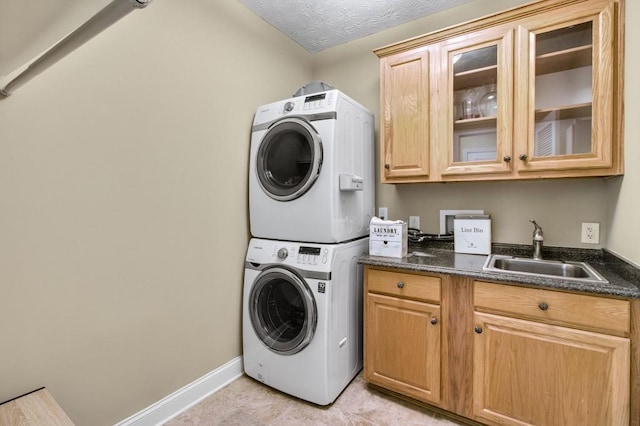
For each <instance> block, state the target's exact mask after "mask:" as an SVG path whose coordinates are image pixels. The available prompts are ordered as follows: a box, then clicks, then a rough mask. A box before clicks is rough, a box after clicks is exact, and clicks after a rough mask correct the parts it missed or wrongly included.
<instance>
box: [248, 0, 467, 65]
mask: <svg viewBox="0 0 640 426" xmlns="http://www.w3.org/2000/svg"><path fill="white" fill-rule="evenodd" d="M238 1H239V2H241V3H243V4H244V5H245V6H247V7H248V8H249V9H251V10H252V11H253V12H254V13H256V14H257V15H258V16H260V17H262V19H264V20H265V21H267V22H268V23H270V24H271V25H273V26H274V27H275V28H277V29H278V30H280V31H281V32H282V33H283V34H285V35H286V36H287V37H289V38H290V39H292V40H293V41H295V42H297V43H298V44H299V45H301V46H302V47H304V48H305V49H307V50H308V51H309V52H319V51H321V50H324V49H327V48H329V47H333V46H336V45H339V44H342V43H346V42H349V41H352V40H355V39H358V38H361V37H364V36H367V35H370V34H373V33H376V32H378V31H381V30H384V29H386V28H390V27H393V26H396V25H400V24H403V23H405V22H409V21H412V20H414V19H417V18H421V17H423V16H426V15H430V14H432V13H435V12H438V11H440V10H444V9H448V8H451V7H454V6H458V5H460V4H463V3H468V2H469V1H471V0H238Z"/></svg>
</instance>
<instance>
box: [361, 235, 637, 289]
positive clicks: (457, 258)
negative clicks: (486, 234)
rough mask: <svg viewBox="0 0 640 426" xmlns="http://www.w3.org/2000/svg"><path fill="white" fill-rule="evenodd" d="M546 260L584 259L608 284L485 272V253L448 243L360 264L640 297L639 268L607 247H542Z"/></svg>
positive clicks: (527, 252)
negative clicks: (458, 249) (459, 249)
mask: <svg viewBox="0 0 640 426" xmlns="http://www.w3.org/2000/svg"><path fill="white" fill-rule="evenodd" d="M492 253H494V254H502V255H511V256H518V257H531V247H526V246H519V245H511V244H493V245H492ZM543 257H544V258H545V259H551V260H553V259H556V260H559V259H563V260H571V261H579V262H586V263H588V264H589V265H590V266H591V267H593V268H594V269H595V270H596V271H597V272H598V273H599V274H600V275H602V276H603V277H604V278H605V279H606V280H607V281H609V282H608V283H604V282H587V281H579V280H571V279H563V278H556V277H550V276H530V275H521V274H517V273H509V272H504V273H502V272H486V271H483V270H482V267H483V265H484V263H485V261H486V260H487V256H486V255H479V254H461V253H455V252H454V250H453V245H452V244H451V243H448V244H447V243H445V244H442V243H440V244H434V243H427V244H423V245H420V246H415V245H414V246H411V247H410V248H409V251H408V255H407V256H406V257H402V258H393V257H380V256H368V255H366V256H363V257H361V258H360V263H361V264H364V265H371V266H381V267H386V268H395V269H402V270H408V271H423V272H436V273H442V274H449V275H458V276H465V277H471V278H476V279H481V280H487V281H493V282H508V283H516V284H522V285H523V286H528V287H538V288H548V289H557V290H568V291H576V292H581V293H592V294H600V295H608V296H617V297H625V298H640V270H639V269H638V268H636V267H635V266H634V265H631V264H629V263H627V262H625V261H624V260H622V259H620V258H618V257H617V256H615V255H614V254H612V253H610V252H608V251H606V250H585V249H573V248H560V247H545V249H544V251H543Z"/></svg>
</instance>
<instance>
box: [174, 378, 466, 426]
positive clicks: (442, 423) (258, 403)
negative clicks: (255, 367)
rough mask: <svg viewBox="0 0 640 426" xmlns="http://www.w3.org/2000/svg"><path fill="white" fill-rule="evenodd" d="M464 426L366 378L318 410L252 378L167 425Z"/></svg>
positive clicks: (226, 390)
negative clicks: (372, 385) (370, 383)
mask: <svg viewBox="0 0 640 426" xmlns="http://www.w3.org/2000/svg"><path fill="white" fill-rule="evenodd" d="M462 424H463V423H458V422H456V421H454V420H450V419H447V418H445V417H443V416H442V415H440V414H437V413H434V412H431V411H429V410H427V409H425V408H422V407H420V406H418V405H414V404H410V403H408V402H405V401H403V400H401V399H398V398H395V397H393V396H390V395H387V394H385V393H382V392H380V391H377V390H375V389H371V388H369V387H368V386H367V384H366V382H365V381H364V379H363V378H362V372H361V373H360V374H358V376H356V378H355V379H354V380H353V381H352V382H351V384H350V385H349V386H348V387H347V388H346V389H345V390H344V391H343V392H342V394H341V395H340V396H339V397H338V399H337V400H336V401H335V402H334V403H333V404H331V405H330V406H328V407H318V406H316V405H313V404H310V403H307V402H305V401H302V400H299V399H296V398H293V397H291V396H289V395H286V394H283V393H281V392H279V391H276V390H274V389H271V388H269V387H267V386H265V385H263V384H262V383H259V382H257V381H255V380H253V379H251V378H249V377H248V376H242V377H240V378H239V379H237V380H234V381H233V382H231V383H230V384H229V385H227V386H226V387H224V388H223V389H221V390H220V391H218V392H216V393H215V394H213V395H211V396H210V397H208V398H206V399H205V400H203V401H202V402H200V403H199V404H197V405H195V406H193V407H192V408H190V409H189V410H187V411H185V412H184V413H182V414H180V415H179V416H178V417H175V418H174V419H172V420H171V421H169V422H167V423H165V426H184V425H237V426H257V425H261V426H262V425H278V426H288V425H292V426H293V425H296V426H299V425H331V426H333V425H358V426H365V425H367V426H382V425H402V426H409V425H416V426H417V425H421V426H423V425H425V426H457V425H462Z"/></svg>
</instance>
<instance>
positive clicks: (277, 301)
mask: <svg viewBox="0 0 640 426" xmlns="http://www.w3.org/2000/svg"><path fill="white" fill-rule="evenodd" d="M248 309H249V316H250V318H251V324H252V325H253V329H254V331H255V332H256V334H257V335H258V338H259V339H260V340H262V342H263V343H264V344H265V345H267V347H268V348H269V349H271V350H272V351H274V352H276V353H278V354H281V355H293V354H295V353H297V352H300V351H301V350H302V349H304V348H305V347H306V346H307V345H308V344H309V343H310V342H311V339H313V335H314V333H315V330H316V324H317V320H318V312H317V309H316V304H315V300H314V298H313V293H312V292H311V290H310V289H309V286H308V285H307V284H306V283H305V282H304V281H303V280H302V279H301V278H300V277H298V275H296V274H295V273H293V272H292V271H290V270H288V269H285V268H281V267H273V268H269V269H265V270H264V271H263V272H262V273H260V275H258V277H257V278H256V280H255V282H254V284H253V286H252V288H251V293H250V296H249V306H248Z"/></svg>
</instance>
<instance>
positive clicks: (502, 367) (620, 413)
mask: <svg viewBox="0 0 640 426" xmlns="http://www.w3.org/2000/svg"><path fill="white" fill-rule="evenodd" d="M474 304H475V314H474V320H475V321H474V322H475V327H474V331H475V333H476V334H475V340H474V363H473V412H474V415H476V416H477V417H479V418H481V419H483V420H486V421H488V422H490V423H492V424H499V425H556V426H565V425H581V426H587V425H593V426H599V425H627V424H629V389H630V388H629V386H630V371H631V370H630V339H629V338H627V337H619V335H623V336H624V335H628V333H629V331H630V322H629V320H630V318H629V314H630V304H629V302H628V301H625V300H615V299H606V298H601V297H594V296H586V295H578V294H569V293H560V292H554V291H549V290H543V289H531V288H520V287H515V286H508V285H501V284H494V283H486V282H479V281H478V282H475V283H474ZM480 311H487V312H494V313H496V314H491V313H483V312H480ZM522 318H526V319H522ZM551 322H553V323H555V324H558V325H552V324H549V323H551ZM577 327H580V328H581V329H578V328H577ZM590 329H591V330H596V329H597V330H600V331H599V332H593V331H588V330H590ZM616 334H617V335H618V336H617V335H616Z"/></svg>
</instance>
